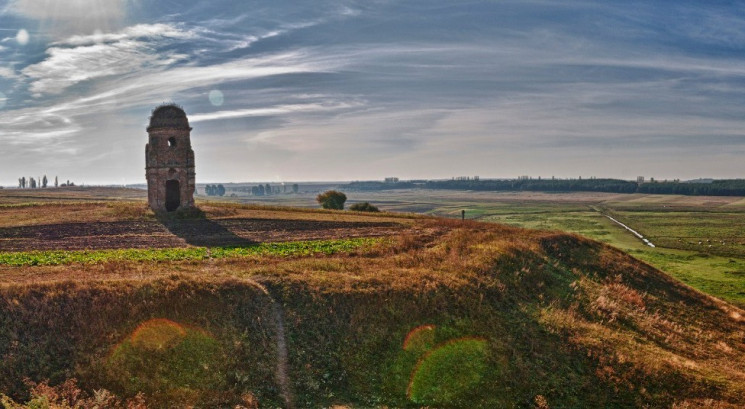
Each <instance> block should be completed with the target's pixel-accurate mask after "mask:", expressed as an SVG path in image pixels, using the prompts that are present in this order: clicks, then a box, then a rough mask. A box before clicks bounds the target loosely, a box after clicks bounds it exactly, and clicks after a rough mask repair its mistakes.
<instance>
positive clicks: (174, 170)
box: [145, 104, 196, 212]
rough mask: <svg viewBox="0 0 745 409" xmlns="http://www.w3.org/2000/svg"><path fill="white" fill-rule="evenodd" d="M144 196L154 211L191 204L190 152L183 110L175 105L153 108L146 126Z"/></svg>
mask: <svg viewBox="0 0 745 409" xmlns="http://www.w3.org/2000/svg"><path fill="white" fill-rule="evenodd" d="M147 134H148V144H147V145H145V163H146V167H145V176H146V178H147V199H148V203H149V204H150V208H151V209H153V210H154V211H156V212H159V211H166V212H172V211H175V210H178V209H186V208H190V207H193V206H194V187H195V175H196V173H195V172H194V151H193V150H192V149H191V139H190V134H191V127H189V119H188V118H187V117H186V112H184V110H183V109H182V108H181V107H179V106H178V105H176V104H164V105H161V106H159V107H157V108H155V109H154V110H153V112H152V115H151V116H150V125H149V126H148V127H147Z"/></svg>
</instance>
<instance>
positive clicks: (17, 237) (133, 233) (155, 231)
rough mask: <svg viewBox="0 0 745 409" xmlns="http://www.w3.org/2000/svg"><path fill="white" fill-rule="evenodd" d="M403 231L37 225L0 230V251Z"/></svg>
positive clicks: (144, 223)
mask: <svg viewBox="0 0 745 409" xmlns="http://www.w3.org/2000/svg"><path fill="white" fill-rule="evenodd" d="M403 228H404V226H402V225H400V224H398V223H393V222H374V221H370V222H350V221H321V220H292V219H257V218H231V219H217V220H211V219H194V220H172V221H163V222H161V221H158V220H133V221H111V222H100V221H99V222H84V223H64V224H43V225H31V226H17V227H4V228H0V251H30V250H82V249H119V248H165V247H185V246H188V245H193V246H241V245H250V244H255V243H260V242H278V241H298V240H321V239H341V238H351V237H374V236H387V235H392V234H396V233H397V232H400V231H401V230H402V229H403Z"/></svg>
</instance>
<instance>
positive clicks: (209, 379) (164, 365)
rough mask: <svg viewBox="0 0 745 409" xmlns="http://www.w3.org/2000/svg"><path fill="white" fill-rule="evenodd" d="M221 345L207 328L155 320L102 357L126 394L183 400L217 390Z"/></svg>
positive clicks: (111, 376) (162, 319)
mask: <svg viewBox="0 0 745 409" xmlns="http://www.w3.org/2000/svg"><path fill="white" fill-rule="evenodd" d="M222 356H223V354H222V353H221V347H220V345H219V343H218V342H217V341H216V340H215V338H214V337H212V335H210V334H208V333H207V332H205V331H203V330H201V329H199V328H193V327H189V326H184V325H182V324H179V323H177V322H174V321H171V320H168V319H165V318H155V319H151V320H148V321H145V322H143V323H141V324H140V325H139V326H138V327H137V328H136V329H135V330H134V331H133V332H132V333H131V334H130V335H129V336H128V337H127V338H125V339H124V340H123V341H122V342H121V343H119V344H118V345H116V346H115V347H114V348H113V350H112V351H111V353H110V354H109V357H108V359H107V360H106V366H107V373H108V374H109V376H110V380H111V382H112V383H113V384H115V385H116V386H117V388H119V389H120V390H123V391H125V393H126V394H131V395H134V394H136V393H138V392H143V393H145V394H146V395H147V396H150V397H151V398H154V399H156V400H165V401H171V402H176V401H178V402H179V403H183V404H187V403H193V402H195V401H198V400H199V399H200V397H201V396H203V395H205V394H209V393H211V392H210V391H212V390H216V389H218V386H219V385H220V382H221V378H220V373H221V370H220V368H219V365H220V364H219V362H220V359H221V358H220V357H222Z"/></svg>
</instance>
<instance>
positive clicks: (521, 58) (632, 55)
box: [0, 0, 745, 186]
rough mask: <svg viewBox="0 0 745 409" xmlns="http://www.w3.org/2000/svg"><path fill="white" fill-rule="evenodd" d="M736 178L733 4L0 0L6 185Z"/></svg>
mask: <svg viewBox="0 0 745 409" xmlns="http://www.w3.org/2000/svg"><path fill="white" fill-rule="evenodd" d="M163 102H175V103H177V104H179V105H181V106H182V107H184V109H185V111H186V113H187V115H188V117H189V120H190V123H191V126H192V127H193V130H192V133H191V140H192V145H193V149H194V151H195V157H196V173H197V182H198V183H215V182H242V181H267V182H282V181H332V180H334V181H335V180H377V179H383V178H384V177H387V176H395V177H399V178H401V179H419V178H427V179H436V178H450V177H453V176H469V175H470V176H474V175H479V176H481V177H482V178H489V177H494V178H511V177H517V176H521V175H530V176H534V177H537V176H543V177H550V176H555V177H562V178H564V177H579V176H582V177H591V176H595V177H617V178H625V179H635V178H636V176H646V177H647V178H649V177H655V178H656V179H675V178H680V179H684V180H685V179H693V178H699V177H714V178H743V177H745V160H743V159H744V158H745V2H740V1H717V0H710V1H686V0H676V1H668V0H659V1H653V2H650V1H634V0H630V1H624V2H619V1H602V0H597V1H584V0H562V1H555V0H514V1H507V0H506V1H497V0H494V1H466V0H463V1H460V0H411V1H409V0H395V1H393V0H392V1H388V0H360V1H352V0H337V1H328V0H313V1H300V0H297V1H290V0H273V1H252V0H241V1H234V0H209V1H193V0H159V1H151V0H0V146H2V150H0V152H2V158H1V159H0V184H1V185H6V186H10V185H16V184H17V180H18V178H19V177H21V176H26V177H27V178H28V177H36V176H42V175H45V174H46V175H48V176H49V177H50V178H53V177H54V176H59V178H60V180H68V179H69V180H72V181H74V182H76V183H78V184H80V183H84V184H132V183H144V182H145V170H144V167H145V144H146V142H147V133H146V131H145V128H146V126H147V123H148V119H149V116H150V113H151V111H152V109H153V108H155V107H156V106H157V105H159V104H161V103H163Z"/></svg>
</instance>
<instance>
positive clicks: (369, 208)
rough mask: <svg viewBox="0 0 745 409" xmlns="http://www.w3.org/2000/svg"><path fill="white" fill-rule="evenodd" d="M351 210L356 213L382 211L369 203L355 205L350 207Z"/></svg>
mask: <svg viewBox="0 0 745 409" xmlns="http://www.w3.org/2000/svg"><path fill="white" fill-rule="evenodd" d="M349 210H354V211H356V212H379V211H380V209H378V208H377V207H376V206H373V205H371V204H370V203H369V202H362V203H355V204H353V205H351V206H349Z"/></svg>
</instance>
